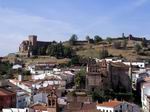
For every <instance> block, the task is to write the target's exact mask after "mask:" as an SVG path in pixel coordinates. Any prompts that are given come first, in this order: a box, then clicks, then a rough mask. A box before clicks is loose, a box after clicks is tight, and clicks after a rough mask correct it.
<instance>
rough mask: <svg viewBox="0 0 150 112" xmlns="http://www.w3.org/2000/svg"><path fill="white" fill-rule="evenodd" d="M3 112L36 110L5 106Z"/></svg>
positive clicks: (32, 111)
mask: <svg viewBox="0 0 150 112" xmlns="http://www.w3.org/2000/svg"><path fill="white" fill-rule="evenodd" d="M2 112H34V110H33V109H29V108H6V109H5V108H4V109H2Z"/></svg>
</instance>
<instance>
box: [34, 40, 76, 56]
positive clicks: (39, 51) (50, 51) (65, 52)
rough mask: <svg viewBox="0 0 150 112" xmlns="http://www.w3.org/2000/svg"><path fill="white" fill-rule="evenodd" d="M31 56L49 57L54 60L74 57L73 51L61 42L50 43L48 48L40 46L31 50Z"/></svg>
mask: <svg viewBox="0 0 150 112" xmlns="http://www.w3.org/2000/svg"><path fill="white" fill-rule="evenodd" d="M32 53H33V55H49V56H54V57H56V58H71V57H73V56H74V54H75V52H74V50H73V49H72V48H71V47H69V46H64V45H63V44H62V42H59V43H57V42H52V43H50V44H49V45H48V46H42V47H39V48H36V49H32Z"/></svg>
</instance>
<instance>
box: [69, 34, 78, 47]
mask: <svg viewBox="0 0 150 112" xmlns="http://www.w3.org/2000/svg"><path fill="white" fill-rule="evenodd" d="M77 40H78V37H77V35H76V34H73V35H72V36H71V38H70V39H69V43H70V45H75V43H76V41H77Z"/></svg>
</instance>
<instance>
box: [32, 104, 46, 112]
mask: <svg viewBox="0 0 150 112" xmlns="http://www.w3.org/2000/svg"><path fill="white" fill-rule="evenodd" d="M31 108H32V109H34V110H42V111H47V105H46V104H43V103H37V104H33V105H32V106H31Z"/></svg>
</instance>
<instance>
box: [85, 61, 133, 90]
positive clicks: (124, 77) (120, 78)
mask: <svg viewBox="0 0 150 112" xmlns="http://www.w3.org/2000/svg"><path fill="white" fill-rule="evenodd" d="M130 70H131V69H129V66H127V65H125V64H123V63H121V62H115V63H114V62H106V60H102V61H101V62H96V61H95V60H90V61H89V62H88V65H87V75H86V89H87V90H89V91H95V90H104V91H105V90H110V89H111V90H114V91H120V90H121V91H123V92H131V82H130V74H129V73H131V72H130Z"/></svg>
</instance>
